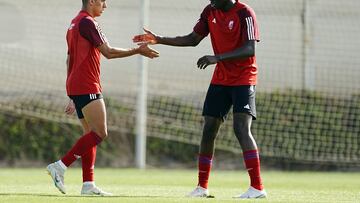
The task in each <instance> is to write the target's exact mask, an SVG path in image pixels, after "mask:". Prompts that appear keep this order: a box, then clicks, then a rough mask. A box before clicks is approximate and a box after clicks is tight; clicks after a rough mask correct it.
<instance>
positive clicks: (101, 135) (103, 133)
mask: <svg viewBox="0 0 360 203" xmlns="http://www.w3.org/2000/svg"><path fill="white" fill-rule="evenodd" d="M96 133H97V134H98V135H99V137H101V139H105V138H106V137H107V136H108V132H107V130H106V129H101V130H97V132H96Z"/></svg>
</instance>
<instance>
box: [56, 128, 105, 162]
mask: <svg viewBox="0 0 360 203" xmlns="http://www.w3.org/2000/svg"><path fill="white" fill-rule="evenodd" d="M101 141H102V139H101V138H100V137H99V136H98V135H97V134H96V133H94V132H92V131H91V132H89V133H88V134H85V135H83V136H82V137H80V139H79V140H78V141H77V142H76V143H75V145H74V146H73V147H72V148H71V149H70V150H69V151H68V153H66V155H65V156H64V157H63V158H62V159H61V161H62V162H63V163H64V164H65V166H67V167H69V166H70V165H71V164H72V163H73V162H74V161H75V160H76V159H77V158H79V157H81V156H83V155H84V154H85V152H88V151H89V150H90V149H91V148H93V147H94V146H96V145H98V144H99V143H100V142H101Z"/></svg>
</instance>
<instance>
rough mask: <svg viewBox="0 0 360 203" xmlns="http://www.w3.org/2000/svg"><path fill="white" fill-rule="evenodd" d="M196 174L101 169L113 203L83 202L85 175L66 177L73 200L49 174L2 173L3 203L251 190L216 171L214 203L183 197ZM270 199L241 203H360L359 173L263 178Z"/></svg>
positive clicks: (223, 197) (223, 196) (161, 198)
mask: <svg viewBox="0 0 360 203" xmlns="http://www.w3.org/2000/svg"><path fill="white" fill-rule="evenodd" d="M196 177H197V172H196V171H193V170H164V169H162V170H155V169H151V170H144V171H141V170H136V169H96V179H97V181H96V182H97V185H98V186H100V187H101V188H102V189H104V190H106V191H109V192H112V193H114V195H115V196H113V197H82V196H80V195H79V193H80V189H81V170H80V169H74V168H72V169H70V170H68V171H67V173H66V176H65V183H66V186H67V192H68V194H66V195H62V194H61V193H60V192H59V191H58V190H57V189H56V188H55V187H54V186H53V184H52V181H51V178H50V176H48V175H47V174H46V173H45V170H44V169H0V202H1V203H13V202H19V203H20V202H26V203H42V202H46V203H56V202H66V203H72V202H156V203H161V202H238V201H241V200H234V199H232V196H233V195H235V194H238V193H241V192H243V191H244V190H246V189H247V187H248V176H247V174H246V173H245V172H243V171H236V172H235V171H216V170H214V171H213V173H212V174H211V178H210V193H211V194H212V195H214V196H215V198H213V199H210V198H209V199H191V198H185V197H184V195H185V194H187V193H188V192H189V191H191V190H192V189H193V188H194V186H195V184H196ZM263 179H264V182H265V186H266V189H267V192H268V195H269V197H268V198H267V199H261V200H245V201H244V200H243V201H242V202H283V203H292V202H299V203H308V202H323V203H330V202H351V203H354V202H360V173H341V172H338V173H317V172H316V173H315V172H275V171H270V172H267V171H266V172H264V173H263Z"/></svg>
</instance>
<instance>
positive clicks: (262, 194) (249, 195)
mask: <svg viewBox="0 0 360 203" xmlns="http://www.w3.org/2000/svg"><path fill="white" fill-rule="evenodd" d="M266 196H267V194H266V191H265V190H264V189H263V190H258V189H255V188H253V187H251V186H250V187H249V189H248V190H247V191H246V192H245V193H243V194H241V195H238V196H235V197H234V198H240V199H255V198H266Z"/></svg>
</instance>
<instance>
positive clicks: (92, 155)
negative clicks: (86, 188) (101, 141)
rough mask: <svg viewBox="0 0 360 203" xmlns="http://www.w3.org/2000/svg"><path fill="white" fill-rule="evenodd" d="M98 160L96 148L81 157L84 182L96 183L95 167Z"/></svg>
mask: <svg viewBox="0 0 360 203" xmlns="http://www.w3.org/2000/svg"><path fill="white" fill-rule="evenodd" d="M95 160H96V146H94V147H93V148H91V149H90V150H89V151H88V152H87V153H85V154H84V155H83V156H82V157H81V164H82V175H83V182H90V181H91V182H92V181H94V166H95Z"/></svg>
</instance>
